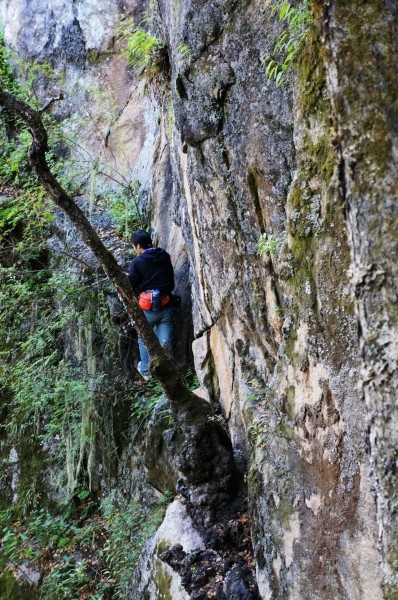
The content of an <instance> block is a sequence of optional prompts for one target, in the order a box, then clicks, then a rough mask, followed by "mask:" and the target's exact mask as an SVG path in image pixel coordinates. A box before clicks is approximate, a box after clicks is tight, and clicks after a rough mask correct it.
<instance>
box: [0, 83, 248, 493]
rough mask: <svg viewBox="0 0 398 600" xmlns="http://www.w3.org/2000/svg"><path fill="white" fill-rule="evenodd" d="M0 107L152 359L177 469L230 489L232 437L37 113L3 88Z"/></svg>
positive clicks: (200, 481)
mask: <svg viewBox="0 0 398 600" xmlns="http://www.w3.org/2000/svg"><path fill="white" fill-rule="evenodd" d="M0 106H3V107H5V108H6V109H7V110H9V111H10V112H12V113H14V114H15V115H17V116H18V117H19V118H21V119H22V120H23V121H25V123H26V124H27V125H28V128H29V131H30V134H31V136H32V144H31V146H30V149H29V159H30V163H31V166H32V168H33V170H34V172H35V173H36V175H37V178H38V180H39V181H40V183H41V184H42V185H43V187H44V188H45V189H46V191H47V192H48V193H49V195H50V196H51V197H52V199H53V201H54V202H55V204H56V205H57V206H58V207H59V208H60V209H61V210H62V211H63V212H64V213H65V214H66V215H67V216H68V217H69V219H70V220H71V222H72V223H73V225H74V226H75V227H76V229H77V230H78V231H79V233H80V235H81V236H82V239H83V240H84V242H85V243H86V244H87V246H88V247H89V248H90V249H91V250H92V252H93V253H94V255H95V256H96V258H97V259H98V261H99V263H100V264H101V265H102V267H103V269H104V271H105V273H106V274H107V276H108V277H109V279H110V280H111V281H112V283H113V285H114V286H115V288H116V291H117V293H118V296H119V298H120V300H121V302H122V304H123V305H124V308H125V309H126V311H127V314H128V316H129V319H130V322H131V324H132V325H133V326H134V327H135V329H136V330H137V332H138V334H139V336H140V337H141V339H142V340H143V342H144V344H145V346H146V348H147V350H148V353H149V355H150V357H151V358H152V364H151V372H152V374H153V375H154V376H155V377H156V378H157V379H158V381H159V382H160V384H161V386H162V388H163V390H164V391H165V393H166V395H167V397H168V398H169V401H170V405H171V408H172V410H173V413H174V417H175V422H176V430H175V434H174V437H173V439H172V440H171V442H170V444H169V450H170V452H171V453H172V455H173V457H174V461H175V463H176V465H177V467H178V469H179V471H180V472H182V473H183V474H184V475H185V476H186V477H187V478H188V480H189V481H190V482H191V483H192V484H194V485H195V484H196V485H199V484H203V483H209V482H211V483H212V485H213V487H214V488H216V489H220V488H222V489H224V490H227V489H231V486H233V487H235V484H236V481H237V480H236V471H235V466H234V461H233V457H232V447H231V442H230V440H229V438H228V436H227V434H226V432H225V431H224V429H223V428H222V426H221V425H220V424H219V423H217V422H216V420H214V419H212V418H211V414H212V410H211V406H210V405H209V403H207V402H206V401H205V400H203V399H202V398H200V397H198V396H196V395H194V394H193V393H192V392H191V391H190V390H189V389H188V388H187V386H186V384H185V382H184V380H183V378H182V376H181V374H180V373H179V371H178V369H177V368H176V366H175V365H174V363H173V361H172V360H171V359H170V358H169V356H168V355H167V354H166V352H165V351H164V349H163V348H162V347H161V346H160V344H159V341H158V339H157V338H156V336H155V334H154V333H153V331H152V329H151V327H150V325H149V324H148V321H147V320H146V318H145V316H144V314H143V313H142V311H141V309H140V308H139V307H138V304H137V301H136V299H135V296H134V293H133V290H132V288H131V285H130V282H129V280H128V277H127V275H126V274H125V273H124V272H123V271H122V269H121V268H120V266H119V265H118V263H117V261H116V259H115V257H114V256H113V254H112V253H111V252H109V250H108V249H107V248H106V247H105V246H104V244H103V243H102V241H101V239H100V238H99V236H98V234H97V232H96V231H95V230H94V229H93V227H92V226H91V223H90V222H89V220H88V219H87V217H86V216H85V214H84V213H83V212H82V211H81V209H80V208H79V206H78V205H77V204H76V203H75V202H74V201H73V199H72V198H71V197H70V196H69V195H68V194H67V193H66V192H65V190H64V189H63V188H62V187H61V185H60V183H59V182H58V180H57V179H56V177H55V176H54V175H53V174H52V172H51V170H50V168H49V167H48V164H47V162H46V152H47V151H48V139H47V132H46V129H45V127H44V125H43V122H42V119H41V115H40V113H39V112H37V111H35V110H33V109H32V108H31V107H30V106H29V105H28V104H26V103H25V102H23V101H22V100H20V99H19V98H17V97H16V96H14V95H13V94H11V93H9V92H8V91H6V90H3V89H1V88H0ZM209 417H210V418H209Z"/></svg>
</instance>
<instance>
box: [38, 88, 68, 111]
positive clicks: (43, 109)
mask: <svg viewBox="0 0 398 600" xmlns="http://www.w3.org/2000/svg"><path fill="white" fill-rule="evenodd" d="M63 99H64V95H63V94H62V92H61V93H60V95H59V96H58V98H51V99H50V100H49V101H48V102H46V104H45V105H44V106H42V107H41V108H39V110H38V112H39V113H40V114H42V113H44V111H45V110H47V109H48V108H50V106H51V104H53V103H54V102H58V101H59V100H63Z"/></svg>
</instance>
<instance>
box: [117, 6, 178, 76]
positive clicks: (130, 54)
mask: <svg viewBox="0 0 398 600" xmlns="http://www.w3.org/2000/svg"><path fill="white" fill-rule="evenodd" d="M151 21H152V19H151V16H150V15H149V13H148V12H146V13H144V18H143V20H142V21H141V22H140V24H139V25H137V24H136V22H135V21H134V19H133V18H129V19H126V20H124V21H123V22H122V24H121V25H120V27H119V30H118V34H119V37H120V39H121V40H123V41H124V42H125V43H126V46H125V48H124V49H123V54H124V55H125V56H126V58H127V63H128V64H129V66H130V67H132V69H133V70H134V71H136V72H137V73H138V74H142V73H145V75H146V76H147V77H149V78H152V77H153V76H155V75H157V74H159V73H160V72H161V71H162V69H163V68H164V66H165V55H167V48H166V42H165V41H164V40H162V39H161V38H159V37H157V36H156V35H154V34H152V33H151V31H150V30H149V31H148V30H147V29H145V28H148V25H149V28H150V26H151V25H152V23H151Z"/></svg>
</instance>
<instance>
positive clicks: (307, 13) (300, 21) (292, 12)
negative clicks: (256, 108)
mask: <svg viewBox="0 0 398 600" xmlns="http://www.w3.org/2000/svg"><path fill="white" fill-rule="evenodd" d="M276 14H277V15H278V21H279V22H282V23H283V24H284V28H283V31H282V33H281V34H280V35H279V37H278V39H277V41H276V44H275V46H274V48H273V51H272V55H271V56H266V55H263V56H262V63H263V64H264V65H265V66H266V68H265V73H266V75H267V77H268V79H270V80H274V81H275V84H276V86H277V87H279V86H280V85H281V84H282V83H284V81H285V74H286V71H287V70H288V68H289V67H290V65H291V64H292V62H293V61H294V59H295V58H296V56H297V54H298V52H299V51H300V48H301V47H302V44H303V42H304V41H305V39H306V37H307V35H308V31H309V29H310V27H311V25H312V24H313V22H314V19H313V16H312V13H311V9H310V6H309V0H302V2H300V4H299V5H298V6H293V5H292V4H290V2H287V1H286V0H282V1H279V2H276V4H275V5H274V7H273V9H272V11H271V14H270V17H271V18H272V17H274V16H275V15H276Z"/></svg>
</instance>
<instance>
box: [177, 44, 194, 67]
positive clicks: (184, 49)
mask: <svg viewBox="0 0 398 600" xmlns="http://www.w3.org/2000/svg"><path fill="white" fill-rule="evenodd" d="M177 50H178V54H179V60H178V64H181V63H183V62H184V60H190V59H191V58H192V57H193V52H192V50H191V49H190V48H188V46H187V45H186V44H180V45H179V46H178V48H177Z"/></svg>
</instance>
